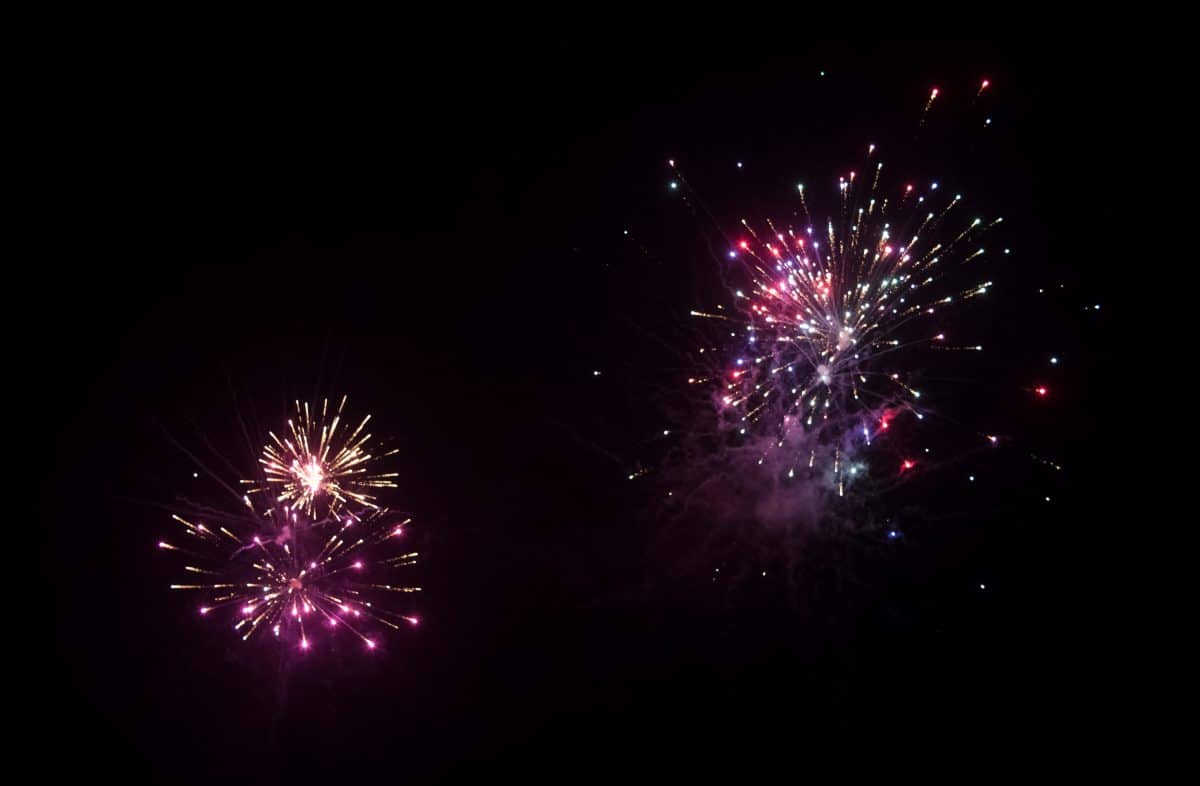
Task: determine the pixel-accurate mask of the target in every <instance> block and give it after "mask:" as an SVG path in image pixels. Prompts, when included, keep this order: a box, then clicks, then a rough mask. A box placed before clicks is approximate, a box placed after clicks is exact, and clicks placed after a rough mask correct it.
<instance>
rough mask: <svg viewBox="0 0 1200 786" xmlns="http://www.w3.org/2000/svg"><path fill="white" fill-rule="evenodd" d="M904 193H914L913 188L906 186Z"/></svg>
mask: <svg viewBox="0 0 1200 786" xmlns="http://www.w3.org/2000/svg"><path fill="white" fill-rule="evenodd" d="M904 191H905V193H908V192H909V191H912V186H905V187H904Z"/></svg>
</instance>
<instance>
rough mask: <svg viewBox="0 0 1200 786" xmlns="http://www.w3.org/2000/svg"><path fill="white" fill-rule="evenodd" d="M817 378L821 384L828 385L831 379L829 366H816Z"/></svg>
mask: <svg viewBox="0 0 1200 786" xmlns="http://www.w3.org/2000/svg"><path fill="white" fill-rule="evenodd" d="M817 376H818V377H819V378H820V380H821V384H823V385H828V384H829V380H830V379H831V376H830V369H829V366H828V365H826V364H824V363H822V364H821V365H819V366H817Z"/></svg>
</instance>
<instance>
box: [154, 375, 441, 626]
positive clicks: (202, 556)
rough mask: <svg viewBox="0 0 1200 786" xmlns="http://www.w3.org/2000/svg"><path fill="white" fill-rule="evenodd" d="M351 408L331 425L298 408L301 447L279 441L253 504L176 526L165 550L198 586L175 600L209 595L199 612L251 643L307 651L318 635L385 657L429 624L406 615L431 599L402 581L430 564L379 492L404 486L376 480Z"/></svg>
mask: <svg viewBox="0 0 1200 786" xmlns="http://www.w3.org/2000/svg"><path fill="white" fill-rule="evenodd" d="M345 404H346V398H345V397H343V398H342V400H341V403H340V404H338V407H337V409H336V411H335V412H334V413H333V416H332V418H330V419H328V420H326V418H327V416H328V414H329V406H328V402H327V401H325V402H322V404H321V407H320V413H319V415H318V416H317V418H316V419H314V418H313V417H312V416H311V415H310V408H309V407H308V405H301V404H300V403H299V402H297V404H296V419H295V420H289V421H288V431H289V434H290V438H287V439H279V438H278V437H276V436H275V434H274V433H271V440H272V441H271V443H270V444H268V445H267V446H266V448H264V451H263V456H262V458H261V459H260V463H261V465H262V467H263V469H264V479H263V480H262V481H242V482H243V483H245V484H247V485H250V486H251V487H252V488H251V489H250V494H245V495H242V496H241V503H242V504H240V505H238V506H237V507H236V510H233V511H228V510H223V509H220V508H216V507H211V506H206V505H205V506H202V505H197V504H194V503H189V504H188V506H187V507H186V509H182V510H179V511H177V512H176V513H175V514H174V515H172V518H173V519H174V521H175V522H176V523H177V524H179V525H180V526H181V527H182V528H183V531H182V533H179V532H177V536H176V537H172V538H171V539H169V540H161V541H159V542H158V547H159V549H161V550H163V551H165V552H170V553H172V554H173V555H175V556H177V557H179V558H180V559H181V560H182V562H183V564H182V566H181V568H182V571H183V572H184V573H185V574H187V576H188V579H187V580H186V581H184V582H181V583H177V584H172V585H170V586H171V589H173V590H184V591H190V592H195V593H197V594H199V595H201V596H202V597H203V600H202V601H201V603H200V604H199V605H198V611H199V613H200V614H201V615H204V616H209V615H222V613H224V615H227V616H228V617H231V618H232V619H233V620H234V622H233V628H234V629H235V630H236V631H237V632H238V633H239V634H240V635H241V638H242V639H243V640H247V639H250V638H251V637H252V636H255V635H256V634H257V635H259V636H261V635H264V634H263V633H262V632H263V631H269V634H266V635H272V636H274V637H276V638H278V639H280V640H282V641H286V642H289V643H294V644H295V646H297V647H299V648H300V649H302V650H307V649H309V648H310V647H312V646H313V640H314V634H317V632H318V631H320V630H322V629H326V630H327V632H328V633H329V634H330V635H337V633H338V631H342V630H345V631H347V632H348V635H352V636H354V637H356V638H357V639H359V640H360V641H361V642H362V644H363V645H364V646H366V647H367V648H368V649H375V648H376V647H377V646H378V644H379V640H378V638H377V634H378V632H379V626H386V627H388V628H393V629H396V628H399V627H400V626H401V625H416V624H417V617H415V616H413V615H412V613H411V612H410V611H409V610H408V609H406V608H403V607H402V606H403V602H402V599H404V598H411V597H412V593H417V592H420V591H421V588H420V587H417V586H413V585H412V584H411V583H410V582H408V581H404V580H402V578H401V576H402V575H403V569H404V568H409V567H411V566H413V565H415V564H416V561H417V556H418V554H417V552H415V551H411V550H409V549H407V548H406V547H405V539H406V538H405V535H406V526H407V525H408V524H409V523H410V521H411V519H409V518H407V517H404V516H400V515H397V514H395V513H393V512H392V511H390V510H389V509H388V508H386V507H384V506H381V505H380V504H378V502H377V499H376V496H375V495H374V494H373V493H371V492H372V491H374V490H377V489H380V488H389V487H394V486H395V483H394V482H392V481H391V480H390V478H392V477H395V475H396V473H382V472H378V471H376V470H375V469H374V464H373V461H374V458H375V457H374V456H373V455H372V453H371V452H370V450H369V449H368V445H369V444H370V440H371V434H369V433H365V428H366V425H367V422H368V421H369V420H370V416H369V415H368V416H367V417H365V418H363V420H362V421H361V422H360V423H359V424H358V427H357V428H355V429H353V430H349V429H346V428H344V424H343V422H342V411H343V409H344V407H345ZM181 448H182V446H181ZM184 450H185V452H187V451H186V449H184ZM394 452H395V451H391V452H390V453H394ZM390 453H385V454H384V455H390ZM188 455H189V456H190V455H191V453H190V452H189V453H188ZM193 458H194V459H195V457H194V456H193ZM195 460H196V461H197V463H198V464H199V463H200V462H199V459H195ZM200 466H201V467H202V468H203V464H200ZM213 477H214V478H216V479H217V480H218V482H220V484H221V485H222V486H225V487H226V489H227V490H229V491H230V492H231V493H232V494H233V496H234V497H237V496H238V494H237V492H236V491H234V489H233V487H231V486H227V485H226V484H225V483H224V482H223V481H220V479H219V478H217V477H216V476H215V475H214V476H213ZM256 492H260V493H259V495H258V498H257V500H256V499H254V498H252V496H251V494H254V493H256ZM264 497H265V499H264ZM318 635H319V634H318Z"/></svg>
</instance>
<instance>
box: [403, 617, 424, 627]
mask: <svg viewBox="0 0 1200 786" xmlns="http://www.w3.org/2000/svg"><path fill="white" fill-rule="evenodd" d="M404 619H406V620H408V624H409V625H419V624H420V622H421V620H420V619H418V618H416V617H405V618H404Z"/></svg>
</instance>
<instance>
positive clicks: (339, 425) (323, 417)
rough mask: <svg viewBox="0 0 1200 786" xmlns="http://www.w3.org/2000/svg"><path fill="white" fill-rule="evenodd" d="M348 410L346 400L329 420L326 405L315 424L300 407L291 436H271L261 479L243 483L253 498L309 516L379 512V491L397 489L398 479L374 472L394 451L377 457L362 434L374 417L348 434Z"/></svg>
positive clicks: (368, 437) (305, 408) (309, 411)
mask: <svg viewBox="0 0 1200 786" xmlns="http://www.w3.org/2000/svg"><path fill="white" fill-rule="evenodd" d="M345 406H346V397H345V396H342V400H341V402H340V403H339V404H338V406H337V410H336V411H335V412H334V413H333V417H332V419H329V418H328V415H329V400H328V399H326V400H323V401H322V402H321V409H320V413H319V414H318V415H317V417H316V418H314V417H313V414H312V409H310V407H309V405H308V403H307V402H306V403H304V404H303V405H301V403H300V402H299V401H297V402H296V415H295V418H292V419H289V420H288V422H287V424H288V436H285V437H284V438H283V439H280V438H279V437H278V436H276V435H275V432H273V431H272V432H268V433H269V435H270V437H271V441H270V442H268V443H267V444H266V445H265V446H263V452H262V456H261V457H260V458H259V464H260V465H261V467H262V472H263V475H262V478H261V479H259V480H243V481H242V483H243V484H245V485H247V486H249V487H250V488H249V491H250V493H251V494H266V495H270V496H272V497H273V501H274V502H275V503H284V504H288V505H292V506H297V507H299V508H300V509H301V510H303V511H304V512H305V513H307V514H308V515H310V516H313V515H316V514H318V513H320V512H326V511H327V512H329V513H336V512H337V511H338V510H339V509H341V508H342V507H343V506H344V505H346V504H347V503H356V504H357V505H358V506H361V507H365V508H372V509H374V508H377V507H378V505H377V503H376V496H375V495H376V493H377V490H378V489H381V488H395V485H396V484H395V482H394V481H393V480H392V478H394V477H396V473H394V472H376V471H375V470H374V469H373V467H374V464H375V461H376V459H377V458H381V457H383V456H389V455H392V454H394V453H395V452H396V451H395V450H391V451H388V452H386V453H383V454H381V455H375V454H373V453H372V452H371V447H370V445H371V434H370V433H369V432H366V433H364V432H365V429H366V426H367V423H368V422H369V421H370V420H371V416H370V415H367V416H366V417H364V418H363V419H362V421H361V422H360V423H359V424H358V426H357V427H356V428H354V429H353V430H350V429H348V428H347V426H346V423H345V422H344V421H343V420H342V411H343V409H344V408H345ZM313 409H315V408H313Z"/></svg>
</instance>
